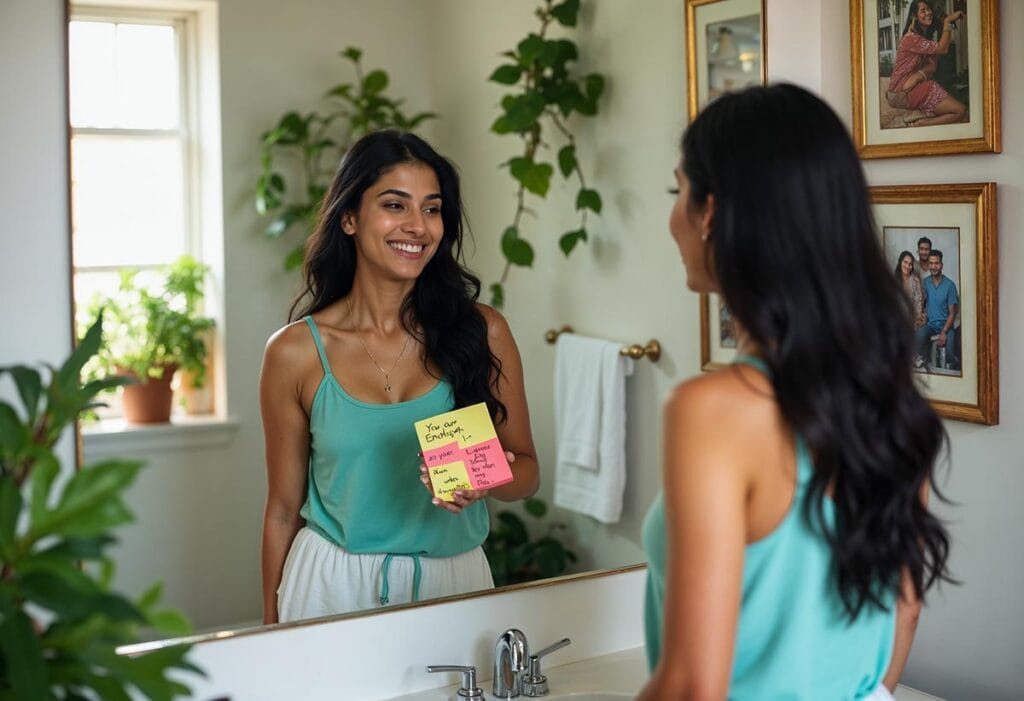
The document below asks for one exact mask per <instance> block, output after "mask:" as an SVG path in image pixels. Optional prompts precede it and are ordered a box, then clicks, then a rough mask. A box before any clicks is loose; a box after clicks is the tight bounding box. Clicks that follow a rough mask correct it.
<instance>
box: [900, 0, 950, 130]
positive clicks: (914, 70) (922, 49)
mask: <svg viewBox="0 0 1024 701" xmlns="http://www.w3.org/2000/svg"><path fill="white" fill-rule="evenodd" d="M963 16H964V13H963V12H961V11H960V10H957V11H956V12H953V13H952V14H949V15H947V16H946V17H945V18H944V19H943V21H942V34H941V35H940V36H939V38H938V40H937V41H936V39H935V35H936V33H937V29H938V28H937V27H936V26H935V22H934V20H935V15H934V13H933V12H932V8H931V5H929V4H928V2H926V0H916V2H914V3H913V5H912V6H911V9H910V12H908V13H907V23H906V25H905V26H904V27H903V38H901V39H900V43H899V44H898V45H897V47H896V60H895V61H894V62H893V68H892V75H891V76H890V77H889V88H888V90H886V100H887V101H888V102H889V104H890V105H891V106H893V107H898V108H901V109H910V110H916V112H911V113H910V114H909V115H908V116H907V117H905V118H904V122H905V124H906V125H907V126H915V127H923V126H930V125H935V124H950V123H952V122H960V121H962V120H963V119H964V117H965V116H966V114H967V108H966V107H965V106H964V104H963V103H962V102H960V101H959V100H957V99H956V98H955V97H952V96H951V95H950V94H949V93H948V92H946V90H945V89H944V88H943V87H942V86H941V85H939V84H938V83H937V82H936V81H935V80H933V79H932V76H933V75H935V70H936V69H937V68H938V66H939V59H938V57H939V55H940V54H945V53H946V52H947V51H949V45H950V40H951V37H952V33H953V29H952V27H953V24H954V23H955V22H956V21H957V20H958V19H960V18H961V17H963Z"/></svg>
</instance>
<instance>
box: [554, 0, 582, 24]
mask: <svg viewBox="0 0 1024 701" xmlns="http://www.w3.org/2000/svg"><path fill="white" fill-rule="evenodd" d="M579 12H580V0H565V2H563V3H560V4H558V5H555V6H554V7H552V8H551V16H552V17H554V18H555V19H556V20H558V23H559V24H561V25H564V26H566V27H575V26H576V18H577V16H578V15H579Z"/></svg>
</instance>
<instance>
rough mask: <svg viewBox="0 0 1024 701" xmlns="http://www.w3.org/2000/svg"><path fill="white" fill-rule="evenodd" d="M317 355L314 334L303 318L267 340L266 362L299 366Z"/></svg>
mask: <svg viewBox="0 0 1024 701" xmlns="http://www.w3.org/2000/svg"><path fill="white" fill-rule="evenodd" d="M314 357H316V350H315V344H314V342H313V335H312V333H311V332H310V329H309V327H308V326H307V325H306V322H305V321H303V320H301V319H300V320H299V321H293V322H292V323H290V324H288V325H287V326H283V327H281V328H280V329H278V330H277V331H275V332H274V333H273V334H271V336H270V338H269V339H268V340H267V347H266V350H265V351H264V363H270V364H275V365H278V364H281V365H293V366H299V365H301V364H302V363H303V361H308V360H309V359H310V358H314Z"/></svg>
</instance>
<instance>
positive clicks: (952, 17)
mask: <svg viewBox="0 0 1024 701" xmlns="http://www.w3.org/2000/svg"><path fill="white" fill-rule="evenodd" d="M963 16H964V11H963V10H957V11H956V12H951V13H949V14H948V15H946V18H945V19H944V20H942V25H943V28H946V27H949V26H950V25H951V24H953V23H954V22H956V21H957V20H958V19H960V18H961V17H963Z"/></svg>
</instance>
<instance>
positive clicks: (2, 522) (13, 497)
mask: <svg viewBox="0 0 1024 701" xmlns="http://www.w3.org/2000/svg"><path fill="white" fill-rule="evenodd" d="M20 513H21V491H20V490H19V489H18V484H17V483H16V482H15V481H14V476H13V475H0V557H2V558H3V561H4V563H9V562H11V558H12V554H13V552H14V539H15V529H16V528H17V525H18V515H19V514H20Z"/></svg>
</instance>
